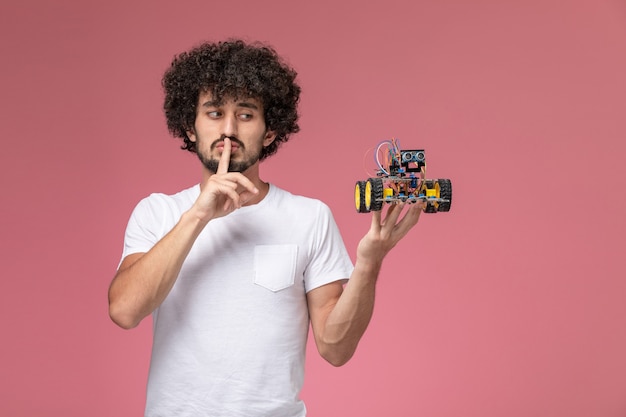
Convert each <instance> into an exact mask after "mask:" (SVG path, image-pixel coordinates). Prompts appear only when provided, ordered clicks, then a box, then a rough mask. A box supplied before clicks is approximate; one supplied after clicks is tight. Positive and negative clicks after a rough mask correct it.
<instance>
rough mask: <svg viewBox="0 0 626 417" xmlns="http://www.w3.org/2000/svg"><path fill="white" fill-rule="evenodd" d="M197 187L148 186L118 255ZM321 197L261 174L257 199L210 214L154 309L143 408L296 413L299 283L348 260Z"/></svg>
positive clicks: (331, 274)
mask: <svg viewBox="0 0 626 417" xmlns="http://www.w3.org/2000/svg"><path fill="white" fill-rule="evenodd" d="M199 193H200V188H199V186H197V185H196V186H195V187H192V188H189V189H187V190H184V191H182V192H180V193H178V194H175V195H172V196H167V195H164V194H152V195H151V196H150V197H148V198H146V199H144V200H142V201H141V202H140V203H139V204H138V205H137V207H136V208H135V210H134V212H133V214H132V216H131V219H130V221H129V224H128V227H127V230H126V236H125V245H124V253H123V257H125V256H127V255H129V254H131V253H137V252H147V251H148V250H149V249H150V248H151V247H152V246H153V245H154V244H155V243H156V242H158V241H159V240H160V239H161V238H162V237H163V236H164V235H165V234H167V233H168V232H169V231H170V230H171V229H172V228H173V226H174V225H175V224H176V223H177V222H178V220H179V219H180V216H181V215H182V214H183V212H185V211H187V210H188V209H189V208H190V207H191V205H192V204H193V203H194V201H195V200H196V198H197V197H198V195H199ZM352 269H353V265H352V262H351V261H350V258H349V256H348V253H347V251H346V248H345V246H344V243H343V241H342V239H341V236H340V234H339V231H338V229H337V226H336V224H335V221H334V219H333V217H332V214H331V212H330V209H329V208H328V207H327V206H326V205H325V204H324V203H322V202H320V201H318V200H314V199H310V198H306V197H301V196H295V195H292V194H290V193H288V192H286V191H284V190H282V189H279V188H277V187H275V186H272V185H271V186H270V190H269V193H268V195H267V196H266V197H265V198H264V199H263V200H262V201H261V202H259V203H258V204H255V205H252V206H246V207H242V208H241V209H238V210H236V211H234V212H233V213H231V214H229V215H228V216H225V217H222V218H218V219H215V220H212V221H211V222H209V224H208V225H207V226H206V228H205V229H204V230H203V231H202V233H201V234H200V236H199V237H198V239H197V240H196V242H195V244H194V246H193V247H192V249H191V251H190V253H189V255H188V256H187V259H186V260H185V262H184V264H183V267H182V270H181V272H180V275H179V277H178V279H177V281H176V283H175V284H174V287H173V288H172V290H171V292H170V294H169V295H168V296H167V298H166V299H165V301H164V302H163V303H162V304H161V306H160V307H159V308H158V309H157V310H155V312H154V313H153V320H154V342H153V348H152V359H151V364H150V374H149V378H148V389H147V402H146V413H145V415H146V416H149V417H156V416H167V417H171V416H177V417H184V416H194V417H196V416H211V417H218V416H228V417H238V416H246V417H252V416H272V417H280V416H285V417H296V416H304V415H305V414H306V409H305V406H304V403H303V402H302V401H301V400H300V398H299V393H300V390H301V388H302V383H303V378H304V356H305V349H306V340H307V335H308V326H309V315H308V309H307V302H306V292H308V291H310V290H312V289H314V288H317V287H319V286H322V285H324V284H328V283H330V282H334V281H338V280H343V279H346V278H347V277H349V276H350V273H351V272H352Z"/></svg>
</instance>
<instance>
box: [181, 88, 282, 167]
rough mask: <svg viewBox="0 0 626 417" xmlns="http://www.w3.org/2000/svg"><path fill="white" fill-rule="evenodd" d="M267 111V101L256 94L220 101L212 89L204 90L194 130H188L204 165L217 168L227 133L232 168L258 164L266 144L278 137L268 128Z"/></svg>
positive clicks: (199, 102)
mask: <svg viewBox="0 0 626 417" xmlns="http://www.w3.org/2000/svg"><path fill="white" fill-rule="evenodd" d="M263 114H264V113H263V105H262V104H261V102H260V101H259V100H257V99H254V98H242V99H238V100H237V101H235V100H232V99H229V98H225V99H223V100H222V101H220V102H216V101H214V100H213V99H212V95H211V93H203V94H200V97H199V99H198V108H197V111H196V121H195V126H194V130H193V131H189V132H187V134H188V136H189V139H190V140H191V141H193V142H196V152H197V154H198V158H200V161H202V163H203V164H204V166H205V167H206V168H207V169H208V170H209V171H211V172H213V173H215V172H217V165H218V163H219V158H220V155H221V153H222V150H223V149H224V138H225V137H228V138H230V139H231V142H232V148H231V156H230V165H229V167H228V170H229V171H235V172H244V171H246V170H247V169H248V168H250V167H251V166H253V165H255V164H257V163H258V161H259V157H260V155H261V150H262V149H263V147H265V146H267V145H269V144H270V143H272V142H273V140H274V138H275V137H276V135H275V134H274V132H271V131H268V130H267V128H266V126H265V118H264V116H263Z"/></svg>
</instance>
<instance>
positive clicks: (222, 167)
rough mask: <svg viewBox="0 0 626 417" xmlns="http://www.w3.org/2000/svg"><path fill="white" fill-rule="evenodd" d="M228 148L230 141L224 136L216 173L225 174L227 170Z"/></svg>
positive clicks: (228, 161)
mask: <svg viewBox="0 0 626 417" xmlns="http://www.w3.org/2000/svg"><path fill="white" fill-rule="evenodd" d="M230 148H231V143H230V139H229V138H224V147H223V148H222V155H221V156H220V162H219V164H218V165H217V172H216V173H217V174H225V173H227V172H228V165H229V164H230Z"/></svg>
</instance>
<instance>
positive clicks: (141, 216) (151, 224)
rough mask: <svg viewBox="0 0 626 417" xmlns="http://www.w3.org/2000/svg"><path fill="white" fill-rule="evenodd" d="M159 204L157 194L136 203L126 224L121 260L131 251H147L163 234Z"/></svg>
mask: <svg viewBox="0 0 626 417" xmlns="http://www.w3.org/2000/svg"><path fill="white" fill-rule="evenodd" d="M159 206H160V204H159V201H158V196H156V195H154V194H153V195H152V196H150V197H147V198H144V199H143V200H141V201H140V202H139V204H137V206H136V207H135V209H134V210H133V212H132V214H131V216H130V219H129V220H128V225H127V226H126V233H125V234H124V250H123V252H122V260H123V259H124V258H125V257H126V256H128V255H131V254H133V253H144V252H148V251H149V250H150V249H151V248H152V247H153V246H154V245H155V244H156V243H157V242H158V241H159V240H160V239H161V238H162V237H163V236H164V234H165V233H163V225H164V219H162V218H159V217H162V215H160V214H159V213H162V211H161V210H159ZM120 262H121V261H120Z"/></svg>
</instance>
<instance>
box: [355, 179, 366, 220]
mask: <svg viewBox="0 0 626 417" xmlns="http://www.w3.org/2000/svg"><path fill="white" fill-rule="evenodd" d="M354 204H355V205H356V211H357V212H358V213H368V212H369V210H368V208H367V207H366V206H365V181H357V183H356V185H355V186H354Z"/></svg>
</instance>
